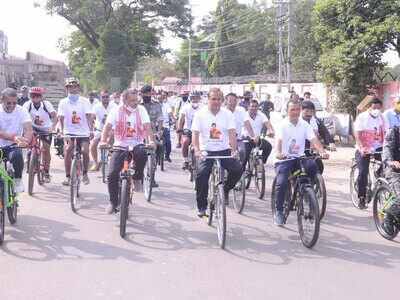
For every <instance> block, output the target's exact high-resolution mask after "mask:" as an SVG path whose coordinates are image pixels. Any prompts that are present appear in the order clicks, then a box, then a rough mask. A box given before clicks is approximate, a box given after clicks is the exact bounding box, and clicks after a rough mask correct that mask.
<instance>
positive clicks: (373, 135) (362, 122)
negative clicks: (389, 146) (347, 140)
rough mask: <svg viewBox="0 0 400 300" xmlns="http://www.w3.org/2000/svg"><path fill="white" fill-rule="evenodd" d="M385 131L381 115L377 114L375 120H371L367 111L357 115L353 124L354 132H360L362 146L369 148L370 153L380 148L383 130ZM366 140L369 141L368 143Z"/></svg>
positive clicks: (383, 119)
mask: <svg viewBox="0 0 400 300" xmlns="http://www.w3.org/2000/svg"><path fill="white" fill-rule="evenodd" d="M382 126H383V127H382ZM386 129H387V123H386V122H385V118H384V116H383V114H381V113H379V115H378V116H377V117H376V118H373V117H372V116H371V114H370V113H369V111H368V110H367V111H364V112H362V113H361V114H359V115H358V117H357V119H356V121H355V122H354V131H362V135H363V136H362V140H363V144H364V145H365V146H367V147H368V146H370V147H368V148H370V151H374V150H376V149H377V148H380V147H382V145H383V143H382V142H383V138H384V130H386ZM382 131H383V132H382ZM367 140H370V142H368V141H367ZM357 149H358V145H357Z"/></svg>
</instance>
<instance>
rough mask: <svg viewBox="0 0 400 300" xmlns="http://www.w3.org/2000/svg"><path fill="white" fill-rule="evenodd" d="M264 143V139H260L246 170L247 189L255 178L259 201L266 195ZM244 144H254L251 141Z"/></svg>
mask: <svg viewBox="0 0 400 300" xmlns="http://www.w3.org/2000/svg"><path fill="white" fill-rule="evenodd" d="M264 141H265V139H264V138H263V137H260V142H259V144H258V145H256V147H254V148H253V149H252V150H251V153H250V155H249V159H248V161H247V165H246V170H245V186H246V189H248V188H249V187H250V183H251V179H252V178H253V177H254V184H255V187H256V194H257V198H258V199H262V198H263V197H264V193H265V167H264V162H263V156H262V154H263V150H262V147H261V145H262V143H263V142H264ZM244 142H245V143H252V142H251V141H249V140H247V141H246V140H244Z"/></svg>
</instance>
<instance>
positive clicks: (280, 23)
mask: <svg viewBox="0 0 400 300" xmlns="http://www.w3.org/2000/svg"><path fill="white" fill-rule="evenodd" d="M282 9H283V4H282V2H280V3H279V19H278V34H279V49H278V67H279V74H278V82H279V87H281V85H282V51H281V49H282V21H281V16H282Z"/></svg>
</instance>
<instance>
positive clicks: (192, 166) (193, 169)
mask: <svg viewBox="0 0 400 300" xmlns="http://www.w3.org/2000/svg"><path fill="white" fill-rule="evenodd" d="M188 161H189V181H190V182H192V183H193V188H194V189H196V175H197V158H196V156H195V155H194V148H193V146H192V144H190V146H189V157H188Z"/></svg>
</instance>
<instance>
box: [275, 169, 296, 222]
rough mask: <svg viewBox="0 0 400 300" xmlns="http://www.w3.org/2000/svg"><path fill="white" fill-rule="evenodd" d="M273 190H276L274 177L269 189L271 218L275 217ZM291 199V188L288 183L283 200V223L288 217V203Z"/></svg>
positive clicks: (289, 206) (289, 207)
mask: <svg viewBox="0 0 400 300" xmlns="http://www.w3.org/2000/svg"><path fill="white" fill-rule="evenodd" d="M275 189H276V177H275V178H274V181H273V182H272V189H271V211H272V218H274V217H275V213H276V199H275ZM291 199H292V186H291V184H290V182H289V187H288V189H287V190H286V193H285V200H284V201H283V210H282V213H283V217H284V218H285V223H286V220H287V218H288V217H289V213H290V209H291V205H290V201H291Z"/></svg>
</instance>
